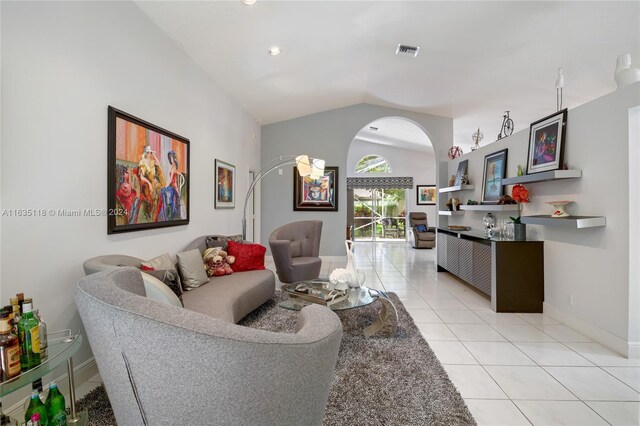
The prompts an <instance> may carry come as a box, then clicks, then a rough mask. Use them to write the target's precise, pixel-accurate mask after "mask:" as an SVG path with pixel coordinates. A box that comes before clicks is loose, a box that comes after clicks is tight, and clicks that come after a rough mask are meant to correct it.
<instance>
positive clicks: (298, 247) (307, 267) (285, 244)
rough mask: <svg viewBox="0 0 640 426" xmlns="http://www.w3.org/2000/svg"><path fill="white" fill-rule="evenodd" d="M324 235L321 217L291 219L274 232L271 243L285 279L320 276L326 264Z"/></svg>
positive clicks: (275, 260) (279, 272)
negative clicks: (324, 262) (316, 218)
mask: <svg viewBox="0 0 640 426" xmlns="http://www.w3.org/2000/svg"><path fill="white" fill-rule="evenodd" d="M321 236H322V221H320V220H305V221H301V222H292V223H288V224H286V225H283V226H281V227H280V228H278V229H276V230H275V231H273V232H272V233H271V236H270V237H269V247H271V254H272V255H273V263H275V265H276V273H277V274H278V278H279V279H280V281H281V282H283V283H294V282H297V281H302V280H312V279H315V278H318V276H319V275H320V267H321V266H322V259H320V237H321Z"/></svg>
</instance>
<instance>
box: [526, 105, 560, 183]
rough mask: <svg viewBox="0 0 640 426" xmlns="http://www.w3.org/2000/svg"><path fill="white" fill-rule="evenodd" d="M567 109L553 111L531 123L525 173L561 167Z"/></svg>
mask: <svg viewBox="0 0 640 426" xmlns="http://www.w3.org/2000/svg"><path fill="white" fill-rule="evenodd" d="M566 128H567V110H566V109H563V110H562V111H558V112H555V113H553V114H551V115H549V116H548V117H545V118H543V119H541V120H538V121H536V122H535V123H531V128H530V130H529V156H528V159H527V174H528V175H530V174H533V173H540V172H547V171H550V170H558V169H561V168H562V159H563V158H562V157H563V152H564V139H565V134H566Z"/></svg>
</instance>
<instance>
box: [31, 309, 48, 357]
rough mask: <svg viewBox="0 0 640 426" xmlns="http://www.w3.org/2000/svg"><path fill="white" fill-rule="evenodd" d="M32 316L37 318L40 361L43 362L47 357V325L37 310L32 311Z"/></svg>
mask: <svg viewBox="0 0 640 426" xmlns="http://www.w3.org/2000/svg"><path fill="white" fill-rule="evenodd" d="M33 312H34V315H35V316H36V317H37V318H38V326H40V360H41V361H44V360H45V359H47V356H48V355H49V351H48V347H49V341H48V337H47V324H46V323H45V322H44V320H43V319H42V315H40V311H39V310H38V309H34V310H33Z"/></svg>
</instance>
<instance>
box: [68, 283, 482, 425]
mask: <svg viewBox="0 0 640 426" xmlns="http://www.w3.org/2000/svg"><path fill="white" fill-rule="evenodd" d="M389 296H390V298H391V300H392V301H393V303H394V305H395V306H396V309H397V311H398V330H397V333H396V334H395V336H393V337H384V336H374V337H370V338H368V339H367V338H365V337H364V335H363V334H362V330H363V328H364V327H365V326H367V325H369V324H370V323H372V322H373V321H374V320H375V319H376V318H377V316H378V313H379V311H380V302H374V303H372V304H371V305H369V306H366V307H363V308H358V309H349V310H346V311H338V312H336V313H337V314H338V316H340V319H341V320H342V325H343V330H344V335H343V338H342V343H341V345H340V353H339V355H338V362H337V365H336V370H335V375H334V378H333V385H332V387H331V392H330V394H329V402H328V403H327V409H326V413H325V418H324V424H325V425H332V426H333V425H354V424H357V425H443V426H444V425H447V426H448V425H475V424H476V423H475V421H474V420H473V417H472V416H471V413H470V412H469V410H468V409H467V406H466V405H465V403H464V400H463V399H462V397H461V396H460V394H459V393H458V391H457V390H456V388H455V387H454V385H453V384H452V383H451V381H450V380H449V378H448V377H447V374H446V372H445V371H444V369H443V368H442V365H441V364H440V362H439V361H438V359H437V358H436V356H435V355H434V353H433V352H432V351H431V349H430V348H429V345H428V344H427V342H426V341H425V340H424V338H423V337H422V335H421V334H420V331H419V330H418V328H417V327H416V325H415V323H414V322H413V320H412V319H411V317H410V316H409V314H408V313H407V311H406V309H405V308H404V306H403V305H402V302H400V300H399V299H398V298H397V296H396V295H395V294H393V293H389ZM284 297H286V296H283V295H282V294H281V292H279V291H278V292H276V293H275V295H274V296H273V298H272V299H271V300H270V301H269V302H267V303H265V304H264V305H262V306H261V307H260V308H258V309H257V310H255V311H254V312H252V313H251V314H250V315H248V316H247V317H246V318H244V319H243V320H242V321H241V322H240V324H241V325H244V326H247V327H253V328H258V329H263V330H269V331H277V332H284V333H292V332H294V330H295V323H296V317H297V314H298V313H297V312H296V311H290V310H287V309H282V308H279V307H278V303H279V302H280V301H281V300H282V299H283V298H284ZM78 406H79V407H80V408H79V409H88V411H89V424H90V425H96V426H107V425H109V426H110V425H115V424H116V423H115V418H114V417H113V412H112V411H111V407H110V405H109V401H108V398H107V395H106V392H105V391H104V387H102V386H100V387H99V388H97V389H95V390H93V391H92V392H90V393H89V394H87V395H86V396H85V397H84V398H82V399H81V400H80V401H79V402H78Z"/></svg>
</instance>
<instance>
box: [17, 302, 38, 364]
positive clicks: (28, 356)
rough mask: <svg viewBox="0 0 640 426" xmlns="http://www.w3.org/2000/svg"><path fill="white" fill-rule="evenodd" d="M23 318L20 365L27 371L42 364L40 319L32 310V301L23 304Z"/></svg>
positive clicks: (19, 327) (20, 330)
mask: <svg viewBox="0 0 640 426" xmlns="http://www.w3.org/2000/svg"><path fill="white" fill-rule="evenodd" d="M22 311H23V313H22V319H21V320H20V322H19V323H18V333H19V337H20V352H21V353H20V367H21V368H22V371H27V370H29V369H31V368H33V367H37V366H38V365H40V362H41V361H40V327H39V325H38V324H39V321H38V319H37V318H35V317H34V316H33V312H31V303H24V304H23V305H22Z"/></svg>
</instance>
